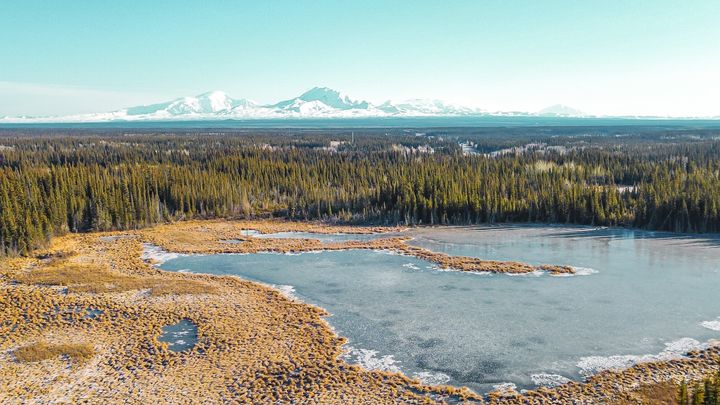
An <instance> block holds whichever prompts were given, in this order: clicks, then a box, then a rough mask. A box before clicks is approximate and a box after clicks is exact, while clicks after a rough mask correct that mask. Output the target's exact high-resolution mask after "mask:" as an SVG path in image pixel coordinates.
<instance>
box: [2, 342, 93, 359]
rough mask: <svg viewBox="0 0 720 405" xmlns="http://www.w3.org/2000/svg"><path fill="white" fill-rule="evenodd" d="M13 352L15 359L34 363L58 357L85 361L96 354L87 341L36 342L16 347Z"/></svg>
mask: <svg viewBox="0 0 720 405" xmlns="http://www.w3.org/2000/svg"><path fill="white" fill-rule="evenodd" d="M13 354H14V355H15V359H17V361H19V362H22V363H32V362H37V361H43V360H48V359H55V358H58V357H68V358H71V359H72V360H75V361H83V360H87V359H89V358H91V357H92V356H93V355H94V354H95V350H94V349H93V348H92V346H90V345H89V344H87V343H63V344H49V343H45V342H36V343H33V344H29V345H27V346H23V347H20V348H18V349H16V350H15V352H14V353H13Z"/></svg>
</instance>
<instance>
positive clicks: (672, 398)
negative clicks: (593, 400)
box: [613, 381, 678, 405]
mask: <svg viewBox="0 0 720 405" xmlns="http://www.w3.org/2000/svg"><path fill="white" fill-rule="evenodd" d="M677 403H678V386H677V384H675V383H674V382H672V381H669V382H664V383H659V384H652V385H643V386H642V387H640V388H638V389H636V390H634V391H632V392H630V393H629V394H628V398H627V399H620V400H618V401H616V402H613V405H631V404H632V405H639V404H642V405H675V404H677Z"/></svg>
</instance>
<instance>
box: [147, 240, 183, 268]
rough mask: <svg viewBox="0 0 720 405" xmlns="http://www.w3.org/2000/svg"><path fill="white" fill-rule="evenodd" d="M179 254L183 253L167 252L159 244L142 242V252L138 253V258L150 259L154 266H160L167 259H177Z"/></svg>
mask: <svg viewBox="0 0 720 405" xmlns="http://www.w3.org/2000/svg"><path fill="white" fill-rule="evenodd" d="M181 256H184V255H182V254H180V253H172V252H168V251H166V250H164V249H163V248H161V247H160V246H156V245H153V244H151V243H143V253H142V255H140V258H141V259H143V260H145V261H152V262H153V264H154V265H155V266H160V265H161V264H163V263H165V262H166V261H168V260H172V259H177V258H178V257H181Z"/></svg>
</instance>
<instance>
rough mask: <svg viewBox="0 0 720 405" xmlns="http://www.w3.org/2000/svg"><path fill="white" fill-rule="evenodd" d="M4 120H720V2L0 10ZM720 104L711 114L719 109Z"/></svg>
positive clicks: (58, 4) (122, 4)
mask: <svg viewBox="0 0 720 405" xmlns="http://www.w3.org/2000/svg"><path fill="white" fill-rule="evenodd" d="M0 10H1V11H0V38H2V48H1V49H0V115H16V114H67V113H80V112H92V111H106V110H111V109H116V108H121V107H126V106H129V105H135V104H147V103H151V102H158V101H164V100H166V99H172V98H176V97H180V96H184V95H194V94H198V93H202V92H205V91H209V90H216V89H220V90H225V91H227V92H228V93H229V94H230V95H232V96H234V97H238V98H239V97H247V98H250V99H254V100H256V101H259V102H272V101H277V100H279V99H283V98H290V97H292V96H295V95H297V94H299V93H300V92H302V91H304V90H306V89H307V88H310V87H312V86H316V85H323V86H328V87H332V88H335V89H337V90H340V91H343V92H346V93H348V94H350V95H352V96H354V97H356V98H361V99H368V100H370V101H374V102H380V101H384V100H385V99H388V98H393V99H401V98H426V97H427V98H440V99H445V100H448V101H454V102H459V103H465V104H470V105H475V106H479V107H484V108H488V109H491V110H497V109H503V110H512V109H516V110H536V109H540V108H542V107H545V106H547V105H551V104H555V103H563V104H568V105H571V106H573V107H576V108H579V109H581V110H584V111H586V112H589V113H597V114H633V113H635V114H671V115H720V101H718V100H720V98H719V96H718V94H720V0H706V1H702V0H698V1H687V2H681V1H664V0H652V1H627V0H624V1H615V0H606V1H602V2H594V1H592V2H591V1H577V0H575V1H564V0H556V1H549V0H548V1H541V0H534V1H511V0H498V1H479V0H477V1H421V0H414V1H392V0H390V1H338V0H333V1H325V0H313V1H298V0H295V1H272V0H268V1H260V0H258V1H222V0H215V1H189V0H188V1H181V0H175V1H160V0H153V1H97V0H93V1H90V0H87V1H73V0H65V1H35V0H21V1H19V0H0ZM713 103H714V105H713Z"/></svg>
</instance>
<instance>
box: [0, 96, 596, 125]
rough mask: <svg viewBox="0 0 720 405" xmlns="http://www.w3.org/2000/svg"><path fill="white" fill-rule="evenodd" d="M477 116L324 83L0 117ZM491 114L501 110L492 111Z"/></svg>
mask: <svg viewBox="0 0 720 405" xmlns="http://www.w3.org/2000/svg"><path fill="white" fill-rule="evenodd" d="M478 115H490V113H488V112H486V111H484V110H480V109H477V108H471V107H465V106H461V105H454V104H449V103H445V102H443V101H440V100H421V99H413V100H406V101H386V102H384V103H382V104H379V105H375V104H372V103H370V102H368V101H364V100H356V99H353V98H351V97H349V96H347V95H345V94H342V93H340V92H338V91H336V90H333V89H330V88H327V87H314V88H312V89H310V90H308V91H306V92H305V93H303V94H301V95H299V96H298V97H295V98H292V99H289V100H284V101H280V102H278V103H275V104H266V105H260V104H257V103H255V102H253V101H251V100H248V99H242V98H241V99H235V98H232V97H230V96H229V95H228V94H226V93H225V92H222V91H211V92H208V93H203V94H200V95H197V96H188V97H181V98H178V99H175V100H171V101H167V102H164V103H157V104H150V105H144V106H137V107H129V108H124V109H120V110H117V111H112V112H107V113H96V114H78V115H70V116H49V117H2V118H0V123H3V122H5V123H11V122H20V123H22V122H27V123H32V122H106V121H182V120H212V119H282V118H362V117H364V118H368V117H427V116H437V117H442V116H478ZM492 115H503V114H502V113H493V114H492ZM512 115H516V114H512ZM517 115H526V116H527V115H543V116H555V117H566V116H578V115H583V114H582V112H580V111H577V110H574V109H572V108H570V107H566V106H561V105H556V106H552V107H548V108H546V109H544V110H541V111H539V112H538V113H536V114H528V113H521V114H517Z"/></svg>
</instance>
